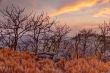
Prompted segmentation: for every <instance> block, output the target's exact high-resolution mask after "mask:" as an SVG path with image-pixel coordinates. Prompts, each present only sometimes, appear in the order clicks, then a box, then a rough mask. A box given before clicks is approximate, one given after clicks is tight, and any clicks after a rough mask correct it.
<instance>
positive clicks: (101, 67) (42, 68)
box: [0, 49, 110, 73]
mask: <svg viewBox="0 0 110 73" xmlns="http://www.w3.org/2000/svg"><path fill="white" fill-rule="evenodd" d="M109 70H110V62H106V63H104V62H101V61H100V60H98V59H96V58H89V59H84V58H80V59H76V60H75V59H74V60H69V61H66V60H63V59H62V60H60V61H59V62H57V63H55V62H53V61H52V60H49V59H43V60H38V58H37V57H36V56H34V55H33V54H32V53H30V52H18V51H12V50H10V49H2V50H0V73H107V72H108V71H109Z"/></svg>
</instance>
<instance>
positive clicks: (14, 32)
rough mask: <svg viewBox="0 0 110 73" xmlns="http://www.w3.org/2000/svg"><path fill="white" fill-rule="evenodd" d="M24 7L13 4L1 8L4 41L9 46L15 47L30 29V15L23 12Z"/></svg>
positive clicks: (1, 26)
mask: <svg viewBox="0 0 110 73" xmlns="http://www.w3.org/2000/svg"><path fill="white" fill-rule="evenodd" d="M24 12H25V9H24V8H23V9H22V8H19V7H15V6H14V5H12V6H9V7H6V8H5V9H3V10H1V13H2V14H3V18H4V19H3V21H2V22H0V28H1V30H2V36H3V37H4V43H5V44H6V46H8V47H9V48H13V49H14V50H16V49H17V46H18V42H19V39H20V38H21V37H22V36H23V35H24V34H25V33H27V31H29V29H30V27H31V26H30V23H29V22H28V18H29V16H30V15H27V14H25V13H24Z"/></svg>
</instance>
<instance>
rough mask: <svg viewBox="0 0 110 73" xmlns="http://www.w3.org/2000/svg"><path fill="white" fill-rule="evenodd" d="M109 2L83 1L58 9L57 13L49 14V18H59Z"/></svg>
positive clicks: (102, 0)
mask: <svg viewBox="0 0 110 73" xmlns="http://www.w3.org/2000/svg"><path fill="white" fill-rule="evenodd" d="M108 1H109V0H83V1H78V2H77V3H72V4H68V5H65V6H62V7H60V8H58V9H57V10H56V11H54V12H52V13H50V14H49V16H58V15H61V14H65V13H69V12H76V11H80V10H81V9H83V8H88V7H93V6H95V5H97V4H98V3H107V2H108Z"/></svg>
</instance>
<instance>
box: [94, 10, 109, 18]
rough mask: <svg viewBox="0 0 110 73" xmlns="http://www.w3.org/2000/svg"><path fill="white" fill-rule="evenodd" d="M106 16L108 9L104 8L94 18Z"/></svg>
mask: <svg viewBox="0 0 110 73" xmlns="http://www.w3.org/2000/svg"><path fill="white" fill-rule="evenodd" d="M108 15H110V8H104V9H101V10H100V11H98V12H97V13H96V14H95V15H94V17H102V16H104V17H106V16H108Z"/></svg>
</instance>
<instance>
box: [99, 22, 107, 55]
mask: <svg viewBox="0 0 110 73" xmlns="http://www.w3.org/2000/svg"><path fill="white" fill-rule="evenodd" d="M99 31H100V33H99V34H100V42H101V44H102V48H101V53H104V52H105V51H106V50H107V46H108V42H107V41H108V39H107V37H108V36H109V24H108V23H106V22H104V23H103V24H101V25H99Z"/></svg>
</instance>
